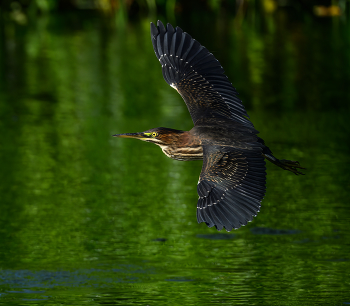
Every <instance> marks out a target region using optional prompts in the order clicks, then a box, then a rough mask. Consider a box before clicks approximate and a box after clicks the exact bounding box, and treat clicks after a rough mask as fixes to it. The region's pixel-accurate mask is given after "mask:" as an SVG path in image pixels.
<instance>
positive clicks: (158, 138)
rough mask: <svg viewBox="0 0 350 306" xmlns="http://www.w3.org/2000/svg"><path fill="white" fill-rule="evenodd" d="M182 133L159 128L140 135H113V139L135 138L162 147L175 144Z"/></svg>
mask: <svg viewBox="0 0 350 306" xmlns="http://www.w3.org/2000/svg"><path fill="white" fill-rule="evenodd" d="M183 133H184V131H179V130H174V129H168V128H163V127H159V128H154V129H150V130H147V131H144V132H140V133H126V134H116V135H113V137H121V138H135V139H139V140H143V141H147V142H152V143H154V144H156V145H158V146H160V147H163V146H169V145H172V144H174V143H176V142H177V141H178V139H179V136H180V135H182V134H183Z"/></svg>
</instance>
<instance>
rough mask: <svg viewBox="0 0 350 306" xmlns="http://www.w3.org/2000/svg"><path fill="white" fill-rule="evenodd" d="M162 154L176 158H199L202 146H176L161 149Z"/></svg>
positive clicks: (201, 154) (200, 157)
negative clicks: (174, 147)
mask: <svg viewBox="0 0 350 306" xmlns="http://www.w3.org/2000/svg"><path fill="white" fill-rule="evenodd" d="M162 150H163V152H164V154H165V155H166V156H168V157H170V158H172V159H176V160H201V159H203V148H202V146H196V147H187V148H176V149H169V148H163V149H162Z"/></svg>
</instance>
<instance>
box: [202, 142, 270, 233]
mask: <svg viewBox="0 0 350 306" xmlns="http://www.w3.org/2000/svg"><path fill="white" fill-rule="evenodd" d="M265 181H266V172H265V161H264V157H263V156H262V154H261V151H259V150H238V149H235V148H231V147H220V146H203V168H202V172H201V174H200V177H199V182H198V186H197V191H198V195H199V199H198V204H197V220H198V223H201V222H205V223H206V224H207V225H208V226H209V227H212V226H214V225H215V227H216V228H217V230H219V231H220V230H222V228H223V227H225V229H226V230H227V231H231V230H232V229H233V228H235V229H237V228H239V227H241V226H242V225H246V224H247V222H248V221H252V219H253V217H255V216H256V215H257V213H258V212H259V209H260V202H261V201H262V199H263V197H264V195H265V189H266V188H265Z"/></svg>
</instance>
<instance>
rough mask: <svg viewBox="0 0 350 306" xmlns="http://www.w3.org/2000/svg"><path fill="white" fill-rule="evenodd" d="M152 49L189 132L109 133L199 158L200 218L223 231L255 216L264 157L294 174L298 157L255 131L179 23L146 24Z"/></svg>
mask: <svg viewBox="0 0 350 306" xmlns="http://www.w3.org/2000/svg"><path fill="white" fill-rule="evenodd" d="M151 38H152V44H153V48H154V52H155V54H156V56H157V58H158V60H159V62H160V64H161V66H162V72H163V77H164V79H165V81H166V82H167V83H168V84H169V85H170V86H171V87H173V88H174V89H175V90H176V91H177V92H178V93H179V94H180V95H181V97H182V98H183V100H184V101H185V103H186V105H187V108H188V111H189V112H190V115H191V118H192V121H193V124H194V127H193V128H192V129H191V130H190V131H180V130H174V129H170V128H164V127H159V128H153V129H150V130H147V131H145V132H141V133H126V134H117V135H113V136H115V137H123V138H135V139H140V140H143V141H147V142H151V143H154V144H156V145H158V146H159V147H161V148H162V151H163V152H164V154H165V155H166V156H168V157H170V158H172V159H176V160H203V166H202V171H201V173H200V176H199V180H198V185H197V192H198V195H199V199H198V203H197V221H198V223H201V222H205V223H206V225H207V226H208V227H213V226H215V227H216V229H217V230H219V231H220V230H222V229H223V228H225V229H226V230H227V231H231V230H232V229H238V228H239V227H241V226H242V225H246V224H247V223H248V221H252V220H253V217H255V216H256V215H257V213H258V212H259V211H260V207H261V201H262V199H263V197H264V195H265V190H266V187H265V182H266V171H265V159H267V160H268V161H270V162H272V163H274V164H275V165H277V166H279V167H281V168H282V169H284V170H289V171H291V172H293V173H295V174H303V173H301V172H300V171H299V169H305V168H302V167H301V166H300V164H299V162H297V161H291V160H279V159H277V158H275V157H274V156H273V154H272V152H271V150H270V149H269V148H268V147H267V146H266V145H265V143H264V140H263V139H261V138H260V137H258V136H257V134H258V131H257V130H255V128H254V126H253V124H252V123H251V122H250V121H249V119H248V118H249V116H248V114H247V112H246V110H245V108H244V106H243V104H242V101H241V100H240V99H239V98H238V93H237V91H236V89H235V88H234V87H233V86H232V84H231V83H230V81H229V79H228V78H227V76H226V75H225V74H224V69H223V68H222V67H221V65H220V63H219V61H218V60H217V59H216V58H215V57H214V55H213V54H211V53H210V52H209V51H208V50H207V49H206V48H205V47H204V46H202V45H201V44H200V43H199V42H198V41H196V40H195V39H193V38H192V37H191V36H190V35H189V34H188V33H186V32H183V31H182V30H181V29H180V28H179V27H176V28H175V29H174V28H173V26H172V25H171V24H169V23H168V24H167V26H166V27H164V25H163V23H162V22H160V21H158V22H157V26H155V25H154V24H153V23H151Z"/></svg>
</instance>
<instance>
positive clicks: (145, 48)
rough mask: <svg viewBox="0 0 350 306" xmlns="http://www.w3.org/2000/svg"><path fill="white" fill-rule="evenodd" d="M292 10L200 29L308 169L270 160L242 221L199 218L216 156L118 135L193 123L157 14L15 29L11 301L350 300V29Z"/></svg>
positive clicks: (5, 164) (5, 246)
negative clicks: (155, 22) (257, 208)
mask: <svg viewBox="0 0 350 306" xmlns="http://www.w3.org/2000/svg"><path fill="white" fill-rule="evenodd" d="M271 18H272V17H271ZM285 23H286V21H283V20H282V21H281V20H278V19H277V20H275V19H271V20H270V21H268V22H267V25H268V27H267V29H265V30H264V31H263V30H258V29H257V28H258V27H256V26H254V24H250V23H247V24H243V25H241V26H240V25H239V24H237V23H235V22H234V21H232V20H226V21H225V23H224V24H223V22H221V23H220V22H219V23H217V24H216V26H215V29H216V31H217V32H216V33H217V34H215V31H214V30H213V29H211V30H210V31H209V27H210V25H207V26H204V28H203V27H201V28H198V27H196V24H193V25H192V27H191V28H185V30H187V31H188V32H190V33H191V34H192V35H193V37H195V38H197V39H198V40H200V42H201V43H202V44H204V45H206V46H207V47H208V48H209V49H210V50H211V51H213V52H214V54H215V56H217V58H218V59H220V61H221V62H222V64H223V65H224V68H225V69H226V71H227V74H228V75H229V77H230V79H231V81H232V82H233V83H234V85H235V86H236V87H237V89H238V91H239V92H240V93H241V98H242V100H243V101H244V103H245V105H246V106H247V109H248V113H249V114H250V116H251V120H252V121H253V123H254V125H255V127H256V128H257V129H258V130H259V131H260V132H261V134H260V135H261V137H262V138H264V139H265V141H266V143H267V144H268V145H269V146H270V148H271V149H272V150H273V152H274V154H275V155H276V156H277V157H279V158H285V159H292V160H298V161H300V163H301V164H302V165H303V166H305V167H306V168H307V170H306V171H305V172H306V175H305V176H295V175H294V174H292V173H288V172H287V171H283V170H281V169H279V168H277V167H275V166H274V165H271V164H269V165H267V167H268V168H267V172H268V178H267V193H266V196H265V199H264V200H263V202H262V208H261V212H260V213H259V214H258V216H257V217H256V218H255V219H254V221H253V222H252V223H249V224H248V225H247V226H246V227H243V228H240V229H239V230H236V231H232V232H231V233H226V232H220V233H218V232H217V231H216V230H215V229H214V228H211V229H209V228H207V227H206V226H205V225H204V224H203V223H202V224H200V225H198V224H197V222H196V202H197V198H198V196H197V193H196V183H197V180H198V176H199V173H200V170H201V162H179V161H173V160H170V159H169V158H167V157H166V156H165V155H164V154H163V153H162V152H161V150H160V149H159V148H158V147H156V146H154V145H151V144H148V143H143V142H140V141H136V140H128V139H115V138H112V137H111V135H112V134H115V133H124V132H137V131H143V130H147V129H149V128H153V127H157V126H165V127H172V128H177V129H190V128H191V127H192V121H191V118H190V116H189V114H188V112H187V109H186V106H185V104H184V103H183V102H182V100H181V97H179V96H178V94H177V93H176V92H175V91H174V90H173V89H171V88H170V87H169V86H168V85H167V84H166V83H165V81H164V80H163V78H162V74H161V69H160V65H159V63H158V61H157V59H156V57H155V56H154V54H153V49H152V46H151V42H150V37H149V36H150V35H149V21H148V20H144V21H143V22H141V23H139V24H132V23H130V24H129V25H128V26H127V27H126V28H124V29H123V28H118V27H117V28H115V27H112V29H110V28H104V27H103V26H102V25H101V23H99V22H98V20H96V19H93V20H91V21H89V20H88V21H86V20H85V21H84V22H82V24H81V25H80V26H78V27H74V26H73V27H72V28H70V27H69V26H67V25H65V23H64V20H62V19H60V18H57V20H56V19H52V18H51V19H47V18H46V17H42V19H40V20H39V21H38V22H37V24H36V25H35V26H34V27H33V28H30V27H29V28H21V27H19V26H15V25H13V24H6V25H4V26H3V37H2V41H1V43H2V46H1V52H2V53H1V58H2V59H1V69H0V80H1V84H0V99H1V100H0V158H1V171H0V176H1V177H0V179H1V185H0V201H1V204H0V205H1V214H0V236H1V239H0V304H4V305H8V304H11V303H14V304H16V303H17V304H20V305H27V304H41V303H43V304H45V305H58V304H67V305H73V304H76V305H99V304H109V305H134V304H137V305H177V304H181V305H207V304H221V305H239V304H244V305H255V304H259V305H261V304H262V305H299V304H300V305H311V304H314V305H318V304H319V305H324V304H332V305H342V304H349V303H350V293H349V292H350V272H349V271H350V262H349V260H350V255H349V254H350V246H349V241H350V234H349V228H350V226H349V223H350V210H349V208H350V203H349V197H350V192H349V190H350V183H349V181H350V180H349V170H350V159H349V153H350V150H349V132H350V128H349V116H348V115H349V106H348V105H349V102H350V101H349V90H348V84H350V72H349V71H350V52H349V41H350V35H349V31H348V28H346V25H341V24H337V23H336V22H334V23H332V22H320V23H317V22H315V21H309V23H308V22H305V23H296V24H285ZM186 24H187V25H188V26H191V25H190V23H189V22H188V21H187V22H186ZM205 27H207V28H208V31H209V33H212V35H205V34H204V33H205Z"/></svg>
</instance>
